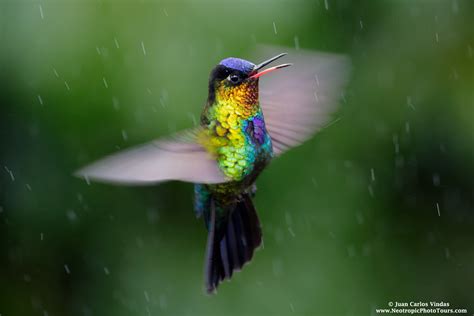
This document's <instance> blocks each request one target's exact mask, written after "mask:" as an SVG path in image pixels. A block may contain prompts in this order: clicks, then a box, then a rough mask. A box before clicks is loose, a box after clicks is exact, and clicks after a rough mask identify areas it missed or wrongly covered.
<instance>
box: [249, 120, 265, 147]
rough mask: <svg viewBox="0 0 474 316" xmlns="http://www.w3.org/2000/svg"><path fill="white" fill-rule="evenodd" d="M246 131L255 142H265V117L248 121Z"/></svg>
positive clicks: (260, 143)
mask: <svg viewBox="0 0 474 316" xmlns="http://www.w3.org/2000/svg"><path fill="white" fill-rule="evenodd" d="M246 132H247V133H248V134H249V135H250V137H251V138H252V139H253V141H254V142H255V143H257V144H259V145H262V144H263V143H264V142H265V136H266V131H265V122H264V121H263V119H261V118H259V117H255V118H254V119H253V120H252V121H248V125H247V130H246Z"/></svg>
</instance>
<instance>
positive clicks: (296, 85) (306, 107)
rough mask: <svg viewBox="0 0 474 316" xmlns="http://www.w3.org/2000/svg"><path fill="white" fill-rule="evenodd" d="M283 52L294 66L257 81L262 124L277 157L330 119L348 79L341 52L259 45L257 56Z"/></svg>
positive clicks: (344, 58)
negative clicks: (263, 122)
mask: <svg viewBox="0 0 474 316" xmlns="http://www.w3.org/2000/svg"><path fill="white" fill-rule="evenodd" d="M282 51H286V52H288V56H290V57H291V62H292V63H293V65H292V66H291V67H288V68H285V70H282V71H281V72H277V73H274V74H272V75H269V76H265V77H263V78H262V79H261V80H260V104H261V107H262V111H263V115H264V117H265V125H266V128H267V130H268V133H269V134H270V136H271V138H272V143H273V151H274V154H275V156H279V155H281V154H282V153H284V152H285V151H287V150H288V149H290V148H292V147H295V146H298V145H300V144H301V143H303V142H304V141H306V140H307V139H308V138H310V137H311V136H312V135H313V134H315V133H316V132H317V131H318V130H320V129H321V128H323V127H324V124H326V122H327V121H328V119H329V118H330V114H331V112H333V111H334V109H335V108H336V105H337V103H338V99H339V98H340V97H342V88H343V86H344V84H345V83H346V82H347V79H348V74H349V69H350V62H349V59H348V58H347V57H345V56H343V55H337V54H328V53H321V52H315V51H307V50H294V49H292V50H288V49H287V48H282V47H273V46H262V47H260V48H259V49H258V54H259V55H260V56H273V55H275V54H276V53H279V52H282Z"/></svg>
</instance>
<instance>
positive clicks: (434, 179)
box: [433, 173, 441, 187]
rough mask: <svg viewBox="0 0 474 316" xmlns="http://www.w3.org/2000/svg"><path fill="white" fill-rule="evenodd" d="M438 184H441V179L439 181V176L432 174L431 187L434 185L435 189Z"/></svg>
mask: <svg viewBox="0 0 474 316" xmlns="http://www.w3.org/2000/svg"><path fill="white" fill-rule="evenodd" d="M440 184H441V179H440V177H439V174H437V173H434V174H433V185H434V186H435V187H439V185H440Z"/></svg>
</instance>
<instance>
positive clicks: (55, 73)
mask: <svg viewBox="0 0 474 316" xmlns="http://www.w3.org/2000/svg"><path fill="white" fill-rule="evenodd" d="M53 73H54V75H55V76H56V78H59V73H58V71H57V70H56V68H53Z"/></svg>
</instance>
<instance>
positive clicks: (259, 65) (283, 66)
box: [249, 53, 292, 79]
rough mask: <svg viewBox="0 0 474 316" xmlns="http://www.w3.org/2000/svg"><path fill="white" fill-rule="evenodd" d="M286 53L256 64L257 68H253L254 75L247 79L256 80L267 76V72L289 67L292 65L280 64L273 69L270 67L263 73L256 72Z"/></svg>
mask: <svg viewBox="0 0 474 316" xmlns="http://www.w3.org/2000/svg"><path fill="white" fill-rule="evenodd" d="M285 55H286V53H281V54H279V55H277V56H275V57H272V58H270V59H267V60H265V61H264V62H261V63H260V64H258V65H257V66H255V69H254V72H255V73H254V74H253V75H251V76H250V77H249V78H252V79H257V78H258V77H260V76H262V75H264V74H267V73H269V72H272V71H274V70H277V69H281V68H285V67H288V66H291V65H292V64H281V65H278V66H274V67H270V68H267V69H265V70H263V71H260V72H257V71H258V70H259V69H262V68H263V67H265V66H266V65H268V64H269V63H271V62H273V61H275V60H277V59H279V58H281V57H283V56H285Z"/></svg>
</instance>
